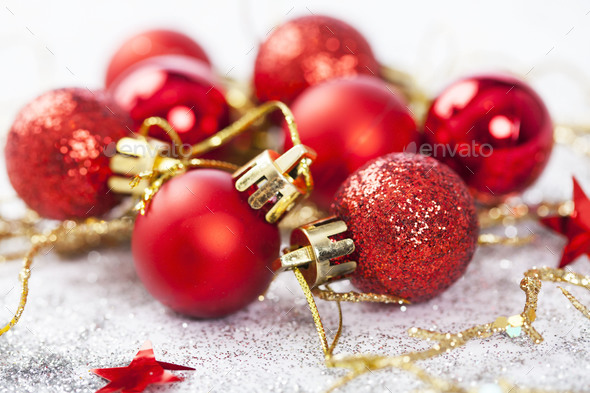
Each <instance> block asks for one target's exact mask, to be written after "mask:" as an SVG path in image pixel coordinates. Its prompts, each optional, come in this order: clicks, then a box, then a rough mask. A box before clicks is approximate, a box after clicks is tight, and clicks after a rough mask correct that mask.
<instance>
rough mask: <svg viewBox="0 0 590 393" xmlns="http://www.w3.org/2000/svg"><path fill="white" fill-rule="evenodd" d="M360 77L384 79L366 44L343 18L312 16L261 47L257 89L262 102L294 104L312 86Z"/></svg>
mask: <svg viewBox="0 0 590 393" xmlns="http://www.w3.org/2000/svg"><path fill="white" fill-rule="evenodd" d="M358 74H367V75H379V63H378V62H377V60H376V59H375V56H374V55H373V51H372V50H371V47H370V46H369V43H368V42H367V40H366V39H365V38H364V37H363V36H362V35H361V33H359V32H358V31H357V30H356V29H355V28H353V27H352V26H350V25H348V24H347V23H345V22H343V21H341V20H338V19H334V18H330V17H327V16H319V15H311V16H304V17H301V18H297V19H293V20H291V21H288V22H286V23H284V24H283V25H281V26H279V27H278V28H276V29H275V30H273V32H272V33H271V34H270V36H269V37H268V38H267V40H266V41H265V42H263V43H262V45H261V46H260V48H259V51H258V56H257V57H256V63H255V66H254V86H255V89H256V96H257V97H258V99H259V100H260V101H268V100H280V101H283V102H285V103H291V101H293V99H295V97H296V96H297V95H298V94H299V93H301V92H302V91H303V90H304V89H305V88H306V87H308V86H312V85H316V84H318V83H320V82H324V81H326V80H329V79H333V78H338V77H347V76H354V75H358Z"/></svg>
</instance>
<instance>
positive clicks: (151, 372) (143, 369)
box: [90, 340, 194, 393]
mask: <svg viewBox="0 0 590 393" xmlns="http://www.w3.org/2000/svg"><path fill="white" fill-rule="evenodd" d="M166 370H194V368H191V367H186V366H179V365H177V364H171V363H166V362H160V361H157V360H156V357H155V355H154V349H153V348H152V343H151V342H150V341H149V340H148V341H146V342H145V343H144V344H143V345H142V346H141V348H140V349H139V352H137V355H135V358H134V359H133V360H132V361H131V363H130V364H129V366H127V367H113V368H95V369H93V370H90V371H91V372H93V373H94V374H96V375H98V376H101V377H103V378H104V379H107V380H109V381H110V382H109V383H108V384H107V385H106V386H104V387H102V388H101V389H99V390H97V391H96V393H112V392H122V393H135V392H143V391H144V389H145V388H146V387H147V386H148V385H152V384H164V383H172V382H178V381H182V378H181V377H178V376H176V375H174V374H172V373H170V372H168V371H166Z"/></svg>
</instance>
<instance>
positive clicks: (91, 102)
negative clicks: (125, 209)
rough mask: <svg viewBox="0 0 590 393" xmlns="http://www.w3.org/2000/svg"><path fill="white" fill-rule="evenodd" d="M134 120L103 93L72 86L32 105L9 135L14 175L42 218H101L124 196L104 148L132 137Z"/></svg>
mask: <svg viewBox="0 0 590 393" xmlns="http://www.w3.org/2000/svg"><path fill="white" fill-rule="evenodd" d="M130 124H131V121H130V119H129V118H128V117H127V115H126V114H125V113H123V112H122V111H121V110H120V109H119V108H118V107H117V105H116V104H114V103H113V102H111V101H109V100H108V99H106V98H105V96H104V95H103V94H102V93H100V92H90V91H89V90H87V89H78V88H67V89H59V90H53V91H50V92H47V93H45V94H43V95H41V96H39V97H37V98H36V99H34V100H33V101H31V102H30V103H29V104H27V105H26V106H25V107H24V108H23V109H22V110H21V111H20V112H19V113H18V114H17V116H16V119H15V121H14V123H13V124H12V127H11V129H10V131H9V133H8V138H7V141H6V148H5V156H6V169H7V171H8V177H9V179H10V182H11V183H12V186H13V187H14V189H15V191H16V192H17V194H18V195H19V196H20V197H21V198H22V199H23V201H25V203H26V204H27V205H28V206H29V207H30V208H31V209H33V210H35V211H36V212H37V213H39V215H41V216H43V217H47V218H52V219H57V220H65V219H72V218H84V217H90V216H100V215H102V214H104V213H106V212H108V211H109V210H110V209H111V208H112V207H113V206H115V205H116V204H117V203H118V201H119V198H118V197H117V195H116V194H115V193H114V192H112V191H111V190H110V189H109V187H108V185H107V181H108V178H109V177H110V176H111V174H112V172H111V170H110V168H109V157H108V156H107V155H105V154H104V152H103V150H104V149H105V148H106V147H108V146H111V147H112V146H113V144H114V142H117V141H118V140H119V139H121V138H122V137H124V136H126V135H127V134H128V127H129V126H130Z"/></svg>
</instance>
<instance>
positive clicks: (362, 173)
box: [332, 153, 478, 302]
mask: <svg viewBox="0 0 590 393" xmlns="http://www.w3.org/2000/svg"><path fill="white" fill-rule="evenodd" d="M332 210H333V212H334V214H336V215H337V216H339V217H340V219H342V220H343V221H344V222H345V223H346V225H347V226H348V231H349V234H350V236H351V238H352V239H353V240H354V244H355V251H354V253H353V254H351V255H350V259H351V260H355V261H357V263H358V266H357V269H356V270H355V272H354V273H352V275H351V281H352V283H353V284H354V285H355V286H357V287H358V288H359V289H361V290H363V291H365V292H374V293H380V294H388V295H396V296H400V297H403V298H405V299H408V300H409V301H411V302H421V301H425V300H428V299H431V298H433V297H435V296H436V295H438V294H439V293H441V292H442V291H444V290H445V289H447V288H448V287H449V286H450V285H451V284H452V283H454V282H455V281H456V280H457V279H458V278H459V277H461V275H462V274H463V273H464V272H465V269H466V268H467V265H468V263H469V261H470V260H471V257H472V255H473V253H474V251H475V247H476V245H477V237H478V224H477V215H476V210H475V207H474V202H473V199H472V197H471V195H470V194H469V192H468V190H467V188H466V187H465V184H464V183H463V181H461V179H460V178H459V177H458V176H457V175H456V174H455V173H454V172H453V171H452V170H450V169H449V168H448V167H447V166H445V165H443V164H441V163H439V162H438V161H436V160H435V159H433V158H430V157H424V156H420V155H413V154H407V153H392V154H389V155H386V156H383V157H380V158H378V159H376V160H374V161H372V162H370V163H368V164H367V165H366V166H364V167H363V168H361V169H359V170H358V171H356V172H355V173H354V174H352V175H351V176H350V177H349V178H348V179H347V180H346V181H345V182H344V184H343V185H342V187H341V188H340V190H338V193H337V194H336V198H335V202H334V203H333V205H332Z"/></svg>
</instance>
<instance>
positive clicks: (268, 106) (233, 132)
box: [130, 101, 313, 215]
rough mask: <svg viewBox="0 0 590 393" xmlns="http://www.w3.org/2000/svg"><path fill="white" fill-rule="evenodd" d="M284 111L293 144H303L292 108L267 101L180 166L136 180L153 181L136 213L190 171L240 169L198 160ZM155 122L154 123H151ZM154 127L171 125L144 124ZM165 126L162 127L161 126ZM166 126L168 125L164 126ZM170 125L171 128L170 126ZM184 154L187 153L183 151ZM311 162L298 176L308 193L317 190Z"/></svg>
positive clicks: (203, 143) (202, 145)
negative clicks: (197, 168) (260, 120)
mask: <svg viewBox="0 0 590 393" xmlns="http://www.w3.org/2000/svg"><path fill="white" fill-rule="evenodd" d="M276 110H280V111H281V113H282V114H283V117H284V118H285V121H286V123H287V127H288V129H289V135H290V137H291V141H292V142H293V145H300V144H301V139H300V138H299V132H298V131H297V124H296V123H295V118H294V116H293V114H292V113H291V110H290V109H289V107H288V106H287V105H285V104H283V103H282V102H280V101H269V102H266V103H264V104H262V105H260V106H259V107H256V108H253V109H251V110H249V111H248V112H246V114H244V115H243V116H242V117H241V118H239V119H238V120H236V121H235V122H234V123H232V124H230V125H229V126H227V127H225V128H224V129H222V130H221V131H219V132H217V133H216V134H215V135H212V136H210V137H209V138H207V139H205V140H203V141H201V142H199V143H197V144H195V145H193V146H192V147H191V149H190V154H189V158H188V159H182V160H179V163H178V164H176V165H173V166H172V167H170V168H168V170H167V171H166V172H165V173H160V172H157V171H155V170H154V169H152V170H151V171H145V172H142V173H140V174H138V175H136V176H135V178H134V179H133V180H132V181H131V183H130V184H131V187H135V186H137V185H138V184H139V182H140V181H141V180H143V179H146V178H149V179H150V180H151V181H150V185H149V186H148V187H146V188H145V190H144V193H143V195H142V197H141V199H140V201H139V202H138V203H137V205H136V206H135V211H138V212H139V213H140V214H142V215H143V214H145V211H146V209H147V207H148V205H149V203H150V202H151V200H152V199H153V197H154V196H155V194H156V193H157V192H158V191H159V190H160V188H161V187H162V185H163V184H164V183H165V182H166V181H167V180H169V179H171V178H172V177H174V176H176V175H178V174H180V173H183V172H184V171H185V170H186V169H187V168H189V167H191V168H196V167H200V168H206V167H209V168H218V169H224V170H230V171H235V170H237V169H238V166H236V165H234V164H231V163H229V162H224V161H216V160H205V159H199V158H196V157H197V156H201V155H203V154H205V153H207V152H209V151H211V150H213V149H215V148H217V147H219V146H221V145H223V144H226V143H228V142H229V141H231V140H232V139H233V138H235V137H237V136H238V135H240V134H242V133H243V132H245V131H246V130H248V129H249V128H250V127H251V126H252V125H253V124H254V123H255V122H256V121H257V120H258V119H260V118H262V117H264V116H267V115H268V114H270V113H272V112H274V111H276ZM150 119H153V120H150ZM146 122H147V123H148V124H151V122H154V123H155V122H159V123H162V122H164V123H165V124H168V123H167V122H166V121H165V120H164V119H161V118H159V117H155V118H148V119H146V120H145V121H144V124H145V123H146ZM160 126H161V127H163V126H162V125H160ZM164 126H165V125H164ZM168 126H169V125H168ZM183 153H184V152H183ZM310 163H311V161H310V160H309V159H307V158H304V159H302V160H301V163H300V164H299V166H298V168H297V175H298V176H303V178H304V180H305V185H306V188H307V191H308V192H311V190H312V189H313V180H312V177H311V173H310V170H309V165H310Z"/></svg>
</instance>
